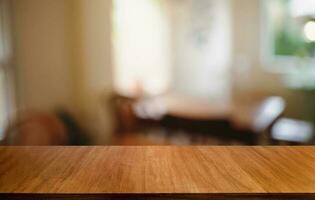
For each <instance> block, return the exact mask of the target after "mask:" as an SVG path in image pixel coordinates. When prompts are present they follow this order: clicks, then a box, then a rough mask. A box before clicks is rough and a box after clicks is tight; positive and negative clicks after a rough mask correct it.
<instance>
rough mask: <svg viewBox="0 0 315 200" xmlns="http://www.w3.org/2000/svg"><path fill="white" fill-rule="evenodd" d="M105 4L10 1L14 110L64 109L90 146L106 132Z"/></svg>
mask: <svg viewBox="0 0 315 200" xmlns="http://www.w3.org/2000/svg"><path fill="white" fill-rule="evenodd" d="M110 2H111V1H107V0H106V1H103V0H93V1H92V0H12V2H11V6H12V13H13V15H12V16H13V30H14V44H15V65H16V66H17V69H18V70H17V73H18V74H17V86H18V92H17V94H18V108H19V110H20V111H22V112H23V111H24V110H39V111H53V110H55V109H57V108H65V109H66V110H68V111H70V112H71V113H72V114H74V116H76V118H77V119H78V120H79V121H80V122H81V125H82V126H83V127H84V128H85V129H86V130H87V131H88V133H89V134H90V136H91V138H92V139H93V141H92V142H93V143H94V144H104V143H105V142H106V141H108V140H107V138H108V137H109V133H110V132H111V123H110V117H109V114H108V113H109V109H108V108H107V107H106V106H103V105H106V103H105V102H104V101H105V100H106V99H107V98H108V96H109V95H110V93H111V91H112V79H111V77H112V75H111V56H110V49H111V45H110V42H111V40H110V8H111V4H110ZM104 99H105V100H104ZM103 103H104V104H103Z"/></svg>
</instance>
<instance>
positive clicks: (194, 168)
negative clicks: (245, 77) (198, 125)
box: [0, 146, 315, 199]
mask: <svg viewBox="0 0 315 200" xmlns="http://www.w3.org/2000/svg"><path fill="white" fill-rule="evenodd" d="M0 193H1V195H2V197H4V195H12V194H16V195H26V197H29V195H45V197H47V196H49V195H62V196H59V198H60V199H62V197H64V195H67V197H71V196H69V195H89V196H90V197H91V198H92V197H93V198H96V199H97V198H98V197H101V198H102V199H104V198H103V197H105V196H102V195H107V196H106V197H107V198H109V199H112V198H114V197H115V196H110V195H118V194H119V195H123V194H128V195H131V194H133V195H140V196H134V197H136V198H140V199H141V198H142V197H143V196H141V195H153V196H150V197H152V198H153V199H158V198H160V197H161V196H158V195H160V194H163V195H166V196H163V195H162V197H163V198H164V199H165V198H166V197H169V196H167V195H173V197H174V198H175V197H176V198H177V199H185V198H186V197H193V198H195V197H196V195H199V196H198V198H200V199H202V197H205V195H206V197H209V196H216V195H221V196H223V197H224V196H225V195H227V194H234V195H236V196H233V198H236V197H237V196H244V195H245V196H247V195H256V196H250V197H258V196H261V197H263V196H265V197H266V196H269V197H270V198H271V196H270V195H276V196H272V197H273V198H278V197H279V195H287V197H290V195H293V196H291V197H292V198H294V197H296V196H297V195H298V196H299V195H301V196H304V197H308V198H313V194H315V148H313V147H179V146H174V147H170V146H165V147H120V146H116V147H115V146H114V147H0ZM1 195H0V197H1ZM91 195H92V196H91ZM93 195H94V196H93ZM95 195H96V196H95ZM100 195H101V196H100ZM185 195H186V196H185ZM288 195H289V196H288ZM11 197H12V196H11ZM17 197H19V196H17ZM26 197H25V198H26ZM51 197H53V196H51ZM145 197H147V196H145ZM216 197H217V198H221V197H220V196H216ZM93 198H92V199H93ZM176 198H175V199H176ZM237 198H238V197H237ZM1 199H3V198H1Z"/></svg>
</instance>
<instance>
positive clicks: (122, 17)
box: [0, 0, 315, 145]
mask: <svg viewBox="0 0 315 200" xmlns="http://www.w3.org/2000/svg"><path fill="white" fill-rule="evenodd" d="M314 102H315V1H314V0H0V141H1V144H3V145H287V144H290V145H305V144H307V145H312V144H314V123H315V103H314Z"/></svg>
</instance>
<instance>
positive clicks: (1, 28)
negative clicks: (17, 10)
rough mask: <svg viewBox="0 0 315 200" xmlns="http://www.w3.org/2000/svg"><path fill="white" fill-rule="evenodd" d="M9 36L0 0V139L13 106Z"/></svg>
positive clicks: (5, 11)
mask: <svg viewBox="0 0 315 200" xmlns="http://www.w3.org/2000/svg"><path fill="white" fill-rule="evenodd" d="M9 38H10V37H9V23H8V1H6V0H0V141H1V140H3V139H4V131H5V129H6V127H7V126H8V124H9V114H10V113H11V112H12V108H13V99H12V96H13V95H12V94H13V93H12V89H13V84H11V83H12V79H11V77H12V68H10V57H11V56H10V54H11V51H10V44H9V41H10V39H9Z"/></svg>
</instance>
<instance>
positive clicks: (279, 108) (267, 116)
mask: <svg viewBox="0 0 315 200" xmlns="http://www.w3.org/2000/svg"><path fill="white" fill-rule="evenodd" d="M285 106H286V105H285V101H284V99H283V98H282V97H278V96H273V97H268V98H267V99H265V100H264V101H263V102H262V103H261V105H260V107H259V109H258V110H257V113H256V115H255V117H254V123H253V129H254V131H255V132H257V133H263V132H265V131H267V130H268V129H270V128H271V126H272V125H273V124H274V123H275V121H276V120H277V119H279V118H280V116H281V115H282V114H283V112H284V110H285Z"/></svg>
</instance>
